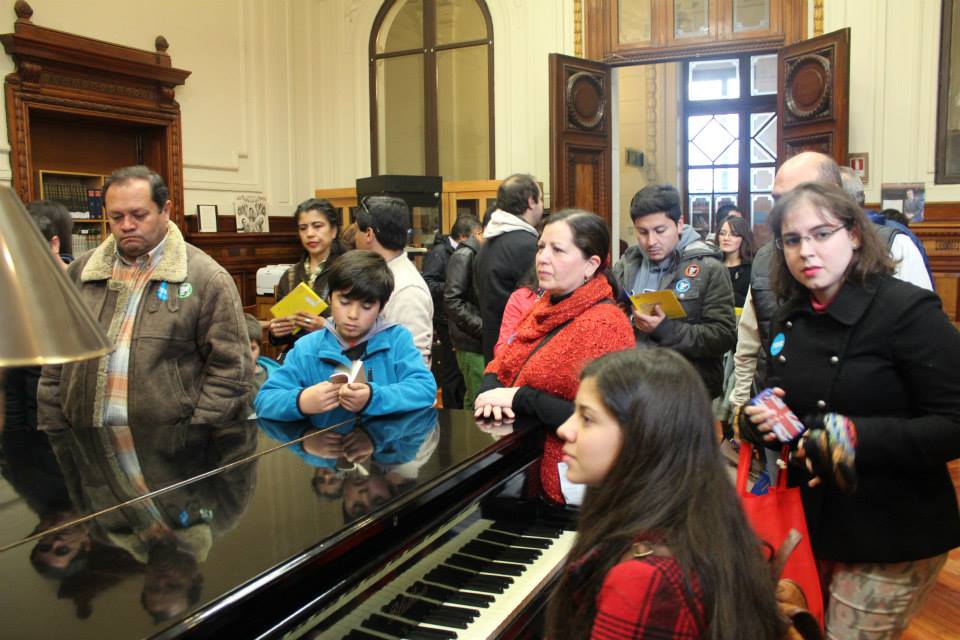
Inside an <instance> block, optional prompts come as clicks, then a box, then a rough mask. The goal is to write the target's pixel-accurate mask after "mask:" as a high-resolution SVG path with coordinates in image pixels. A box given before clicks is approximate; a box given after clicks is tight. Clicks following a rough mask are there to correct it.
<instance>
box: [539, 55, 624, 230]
mask: <svg viewBox="0 0 960 640" xmlns="http://www.w3.org/2000/svg"><path fill="white" fill-rule="evenodd" d="M609 105H610V69H609V68H608V67H607V66H606V65H604V64H602V63H598V62H591V61H589V60H581V59H579V58H573V57H570V56H562V55H559V54H551V55H550V197H551V202H550V206H551V207H552V208H553V209H562V208H566V207H578V208H581V209H586V210H587V211H593V212H595V213H597V214H598V215H600V216H601V217H602V218H603V219H604V220H606V221H607V224H610V219H611V204H610V194H611V167H612V161H611V141H610V109H609Z"/></svg>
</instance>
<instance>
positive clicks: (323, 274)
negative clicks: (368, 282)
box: [269, 198, 342, 352]
mask: <svg viewBox="0 0 960 640" xmlns="http://www.w3.org/2000/svg"><path fill="white" fill-rule="evenodd" d="M293 219H294V221H295V222H296V223H297V233H298V234H299V236H300V244H301V245H302V246H303V258H302V259H301V260H300V262H298V263H297V264H295V265H293V266H292V267H290V268H289V269H287V271H286V272H285V273H284V274H283V276H282V277H281V278H280V281H279V282H278V283H277V301H280V300H282V299H283V297H284V296H286V295H287V294H288V293H290V292H291V291H293V290H294V288H296V287H297V286H298V285H299V284H300V283H301V282H305V283H307V285H308V286H309V287H310V288H311V289H313V290H314V292H315V293H316V294H317V295H318V296H320V297H321V298H323V300H324V301H325V302H327V303H329V302H330V288H329V287H328V286H327V272H328V271H329V269H330V266H331V265H332V264H333V261H334V260H335V259H336V257H337V256H338V255H340V253H342V249H341V247H340V243H339V242H337V235H338V234H339V232H340V216H339V214H338V212H337V210H336V209H334V208H333V205H332V204H331V203H330V201H329V200H325V199H322V198H310V199H308V200H304V201H303V202H301V203H300V204H299V205H298V206H297V209H296V211H294V212H293ZM329 315H330V311H329V307H327V310H326V311H324V312H323V313H322V314H313V313H308V312H305V311H302V312H299V313H297V314H296V315H292V316H287V317H283V318H274V319H272V320H271V321H270V326H269V330H270V344H272V345H275V346H282V347H283V349H284V352H286V351H288V350H289V349H290V347H292V346H293V343H294V342H296V341H297V340H298V339H299V338H301V337H303V336H305V335H307V334H308V333H310V332H312V331H316V330H317V329H320V328H322V327H323V326H324V323H325V320H324V317H325V316H329Z"/></svg>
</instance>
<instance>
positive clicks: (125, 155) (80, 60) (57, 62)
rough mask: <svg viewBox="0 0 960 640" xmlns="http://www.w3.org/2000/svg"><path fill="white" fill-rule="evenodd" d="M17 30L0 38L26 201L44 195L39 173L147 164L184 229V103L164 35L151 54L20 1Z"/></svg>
mask: <svg viewBox="0 0 960 640" xmlns="http://www.w3.org/2000/svg"><path fill="white" fill-rule="evenodd" d="M14 11H15V12H16V15H17V20H16V22H15V23H14V31H13V32H12V33H6V34H3V35H0V42H2V43H3V48H4V50H5V51H6V52H7V53H8V54H9V55H10V56H11V57H12V58H13V61H14V63H15V65H16V69H15V71H14V72H13V73H11V74H9V75H8V76H7V77H6V83H5V95H6V110H7V134H8V136H9V139H10V160H11V163H10V164H11V170H12V173H13V188H14V190H15V191H16V192H17V195H18V196H20V199H21V200H23V201H24V202H30V201H31V200H35V199H37V198H39V197H40V193H41V180H40V170H45V171H46V170H51V171H57V172H60V173H67V172H74V173H82V174H88V175H106V174H109V173H111V172H112V171H113V170H114V169H117V168H119V167H124V166H128V165H133V164H145V165H147V166H149V167H150V168H151V169H153V170H154V171H156V172H157V173H159V174H160V175H161V176H163V177H164V179H165V180H166V182H167V186H168V187H169V189H170V199H171V200H172V201H173V205H174V206H173V214H172V219H173V220H174V222H176V223H177V224H179V225H180V226H181V227H183V160H182V156H181V148H182V144H181V130H180V105H178V104H177V102H176V100H175V99H174V98H175V88H176V87H177V86H178V85H181V84H183V83H184V82H185V81H186V78H187V76H189V75H190V72H189V71H184V70H182V69H176V68H174V67H173V66H172V64H171V61H170V56H169V55H167V52H166V51H167V47H168V45H167V41H166V39H165V38H163V36H157V38H156V41H155V43H154V45H155V47H156V50H155V51H144V50H141V49H134V48H131V47H124V46H120V45H117V44H113V43H110V42H103V41H101V40H95V39H93V38H85V37H83V36H78V35H74V34H70V33H65V32H63V31H57V30H55V29H48V28H46V27H41V26H38V25H36V24H34V23H33V22H32V17H33V9H31V8H30V5H28V4H27V3H26V2H25V1H24V0H17V2H16V3H15V5H14Z"/></svg>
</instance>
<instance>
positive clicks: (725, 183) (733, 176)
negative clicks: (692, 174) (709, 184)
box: [713, 169, 740, 191]
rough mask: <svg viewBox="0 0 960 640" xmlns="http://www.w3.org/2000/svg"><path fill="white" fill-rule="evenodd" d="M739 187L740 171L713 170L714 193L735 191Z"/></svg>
mask: <svg viewBox="0 0 960 640" xmlns="http://www.w3.org/2000/svg"><path fill="white" fill-rule="evenodd" d="M739 187H740V169H714V170H713V190H714V191H736V190H737V189H738V188H739Z"/></svg>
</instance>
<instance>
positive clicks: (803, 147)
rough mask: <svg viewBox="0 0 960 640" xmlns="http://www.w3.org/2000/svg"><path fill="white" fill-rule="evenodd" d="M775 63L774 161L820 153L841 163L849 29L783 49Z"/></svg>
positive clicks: (844, 150) (844, 142)
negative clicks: (775, 140)
mask: <svg viewBox="0 0 960 640" xmlns="http://www.w3.org/2000/svg"><path fill="white" fill-rule="evenodd" d="M777 58H778V70H777V86H778V87H781V90H780V91H779V92H778V93H777V113H778V114H780V115H779V118H778V119H777V128H778V149H777V159H778V160H779V162H780V163H783V161H784V160H786V159H787V158H789V157H791V156H793V155H796V154H797V153H799V152H800V151H820V152H821V153H826V154H828V155H830V156H833V157H834V158H835V159H836V161H837V162H838V163H840V164H841V165H843V164H846V159H847V129H848V113H849V112H848V105H849V77H850V29H849V28H847V29H842V30H840V31H835V32H833V33H828V34H826V35H823V36H820V37H819V38H813V39H810V40H805V41H803V42H801V43H799V44H794V45H790V46H788V47H783V48H782V49H780V51H779V52H778V54H777Z"/></svg>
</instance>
